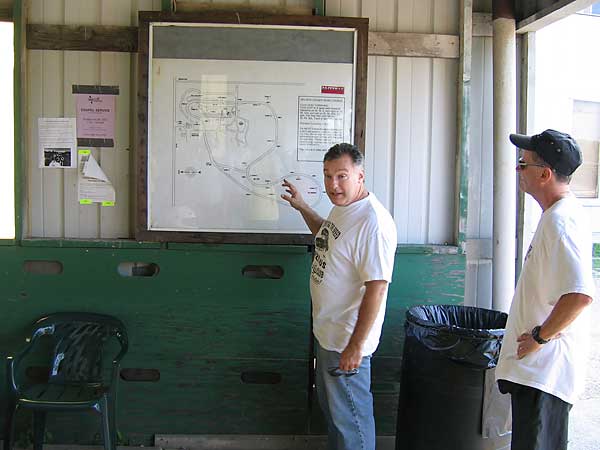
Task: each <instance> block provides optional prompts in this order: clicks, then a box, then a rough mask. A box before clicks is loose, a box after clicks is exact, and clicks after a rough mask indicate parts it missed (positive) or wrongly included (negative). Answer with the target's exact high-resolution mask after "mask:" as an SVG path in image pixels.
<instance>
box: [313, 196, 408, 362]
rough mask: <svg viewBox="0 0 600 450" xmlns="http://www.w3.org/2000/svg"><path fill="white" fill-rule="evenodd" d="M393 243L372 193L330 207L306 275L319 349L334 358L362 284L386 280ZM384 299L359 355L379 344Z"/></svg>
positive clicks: (346, 336)
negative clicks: (331, 354)
mask: <svg viewBox="0 0 600 450" xmlns="http://www.w3.org/2000/svg"><path fill="white" fill-rule="evenodd" d="M396 241H397V237H396V225H395V224H394V219H392V216H391V215H390V213H389V212H387V211H386V209H385V208H384V207H383V205H382V204H381V203H380V202H379V201H378V200H377V199H376V198H375V195H373V194H372V193H370V194H369V195H368V196H367V197H365V198H364V199H362V200H359V201H357V202H354V203H351V204H350V205H347V206H334V207H333V209H332V210H331V212H330V213H329V217H328V218H327V220H325V221H324V222H323V224H322V225H321V228H320V229H319V232H318V233H317V236H316V238H315V258H314V260H313V264H312V269H311V275H310V293H311V296H312V305H313V311H312V314H313V332H314V334H315V337H316V338H317V340H318V341H319V344H320V345H321V347H323V348H324V349H326V350H331V351H336V352H340V353H341V352H342V351H343V350H344V349H345V348H346V346H347V345H348V341H349V340H350V336H351V335H352V333H353V332H354V327H355V325H356V322H357V320H358V310H359V308H360V305H361V302H362V299H363V295H364V293H365V282H366V281H374V280H385V281H387V282H388V283H389V282H391V280H392V271H393V268H394V255H395V253H396ZM386 298H387V292H386ZM386 298H384V301H383V302H382V304H381V308H380V310H379V313H378V315H377V319H376V320H375V323H374V324H373V327H372V328H371V331H370V332H369V335H368V337H367V340H366V341H365V343H364V345H363V350H362V352H363V356H366V355H370V354H372V353H373V352H374V351H375V349H376V348H377V345H378V344H379V337H380V336H381V327H382V325H383V318H384V315H385V305H386Z"/></svg>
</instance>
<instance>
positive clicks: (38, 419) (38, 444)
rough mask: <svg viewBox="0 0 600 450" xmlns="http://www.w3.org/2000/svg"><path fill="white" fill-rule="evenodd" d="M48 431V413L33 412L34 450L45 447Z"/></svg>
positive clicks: (40, 449)
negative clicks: (45, 437) (45, 436)
mask: <svg viewBox="0 0 600 450" xmlns="http://www.w3.org/2000/svg"><path fill="white" fill-rule="evenodd" d="M45 430H46V412H45V411H34V412H33V450H42V448H43V447H44V431H45Z"/></svg>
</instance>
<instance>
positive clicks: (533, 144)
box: [510, 129, 583, 177]
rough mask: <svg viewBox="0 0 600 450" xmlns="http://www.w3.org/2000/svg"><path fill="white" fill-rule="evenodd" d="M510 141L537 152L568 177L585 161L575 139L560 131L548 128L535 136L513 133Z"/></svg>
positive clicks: (553, 167) (558, 171)
mask: <svg viewBox="0 0 600 450" xmlns="http://www.w3.org/2000/svg"><path fill="white" fill-rule="evenodd" d="M510 142H512V143H513V144H515V145H516V146H517V147H519V148H521V149H523V150H530V151H532V152H536V153H537V154H538V155H540V157H541V158H542V159H543V160H544V162H545V163H546V164H548V166H550V168H551V169H552V170H554V171H555V172H556V173H559V174H560V175H564V176H566V177H568V176H570V175H571V174H572V173H573V172H575V169H577V168H578V167H579V166H580V165H581V163H582V162H583V159H582V157H581V150H580V148H579V145H578V144H577V142H575V139H573V138H572V137H571V136H569V135H568V134H567V133H561V132H560V131H556V130H550V129H548V130H546V131H543V132H542V133H540V134H534V135H533V136H527V135H525V134H511V135H510Z"/></svg>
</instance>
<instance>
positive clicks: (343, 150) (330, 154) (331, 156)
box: [323, 142, 363, 166]
mask: <svg viewBox="0 0 600 450" xmlns="http://www.w3.org/2000/svg"><path fill="white" fill-rule="evenodd" d="M344 155H348V156H349V157H350V159H351V160H352V163H353V164H354V165H355V166H362V164H363V154H362V153H361V152H360V150H359V149H358V147H357V146H356V145H352V144H348V143H346V142H342V143H340V144H335V145H334V146H333V147H331V148H330V149H329V150H327V153H325V156H324V157H323V162H325V161H333V160H335V159H339V158H341V157H342V156H344Z"/></svg>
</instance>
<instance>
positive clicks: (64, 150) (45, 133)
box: [38, 117, 77, 169]
mask: <svg viewBox="0 0 600 450" xmlns="http://www.w3.org/2000/svg"><path fill="white" fill-rule="evenodd" d="M38 142H39V167H40V168H52V169H69V168H75V167H77V158H76V157H75V149H76V148H77V136H76V121H75V118H70V117H52V118H46V117H40V118H38Z"/></svg>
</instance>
